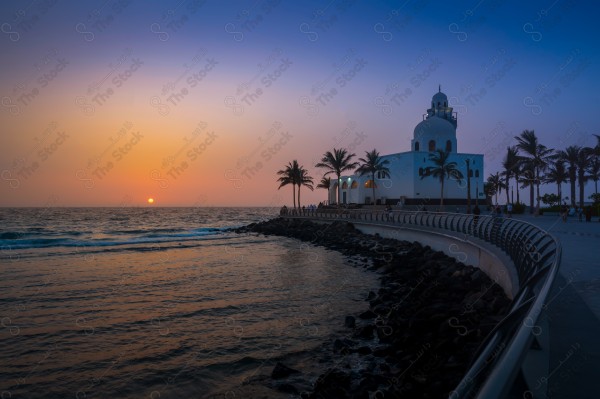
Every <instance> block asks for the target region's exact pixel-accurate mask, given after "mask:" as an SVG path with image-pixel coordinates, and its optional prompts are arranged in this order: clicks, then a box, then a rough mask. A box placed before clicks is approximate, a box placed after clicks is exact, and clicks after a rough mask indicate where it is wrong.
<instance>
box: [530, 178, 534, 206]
mask: <svg viewBox="0 0 600 399" xmlns="http://www.w3.org/2000/svg"><path fill="white" fill-rule="evenodd" d="M533 190H534V187H533V182H531V183H530V185H529V213H533Z"/></svg>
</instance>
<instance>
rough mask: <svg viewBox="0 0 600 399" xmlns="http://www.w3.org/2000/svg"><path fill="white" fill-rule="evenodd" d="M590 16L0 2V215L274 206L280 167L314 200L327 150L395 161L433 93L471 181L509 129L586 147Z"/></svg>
mask: <svg viewBox="0 0 600 399" xmlns="http://www.w3.org/2000/svg"><path fill="white" fill-rule="evenodd" d="M594 8H595V2H591V1H575V0H547V1H530V2H522V1H494V0H472V1H456V2H435V1H430V0H408V1H406V0H402V1H366V0H363V1H353V0H315V1H301V2H300V1H291V0H289V1H283V0H282V1H278V0H252V1H221V0H206V1H203V0H167V1H141V0H140V1H136V0H131V1H129V0H85V1H67V0H22V1H16V0H14V1H13V0H4V1H2V2H1V3H0V54H2V55H1V57H0V96H1V97H2V101H1V104H0V172H1V179H0V206H42V207H43V206H147V199H148V198H154V200H155V202H154V205H153V206H281V205H283V204H287V205H291V202H292V198H291V197H292V193H291V187H284V188H282V189H280V190H278V184H277V182H276V179H277V175H276V172H277V171H278V170H279V169H282V168H283V167H284V166H285V165H286V164H287V163H288V162H290V161H291V160H293V159H297V160H298V162H299V163H300V164H301V165H303V166H304V167H305V168H306V169H307V170H308V171H309V172H310V174H311V176H313V178H314V179H315V182H318V181H319V180H320V178H321V177H322V173H323V171H322V170H320V169H318V168H315V167H314V165H315V163H316V162H318V161H319V159H320V158H321V157H322V155H323V153H324V152H326V151H329V150H332V149H333V148H334V147H336V148H340V147H344V148H347V149H350V150H351V151H352V152H354V153H356V154H357V156H364V153H365V151H368V150H371V149H373V148H375V149H377V150H378V151H379V152H380V153H381V154H382V155H384V154H390V153H397V152H403V151H408V150H409V149H410V140H411V139H412V136H413V129H414V127H415V125H416V124H417V123H419V122H420V121H421V120H422V118H423V116H422V115H423V114H424V113H425V112H426V109H427V108H428V105H429V103H430V101H431V96H433V94H435V93H436V92H437V91H438V88H439V87H440V85H441V89H442V91H443V92H444V93H446V95H447V96H448V98H449V102H450V105H451V106H453V107H454V111H456V112H457V115H458V130H457V140H458V151H459V152H466V153H478V154H484V157H485V174H486V176H487V175H489V174H490V173H494V172H496V171H498V170H500V169H501V166H500V164H501V161H502V157H503V156H504V153H505V151H506V147H507V146H508V145H514V144H515V140H514V136H516V135H518V134H520V133H521V132H522V131H523V130H525V129H528V130H534V131H535V133H536V134H537V135H538V137H539V139H540V142H541V143H542V144H545V145H546V146H548V147H550V148H555V149H563V148H565V147H567V146H569V145H594V144H595V138H593V136H592V134H594V133H595V134H599V133H600V126H599V122H598V117H597V114H596V112H595V109H596V108H597V107H598V105H599V104H600V80H599V79H597V78H595V76H594V74H593V71H594V70H598V67H597V64H598V56H599V54H598V53H599V52H600V47H599V46H598V45H597V38H598V37H600V27H599V25H598V23H597V15H596V14H595V13H594V12H590V10H593V9H594ZM591 187H592V186H591V184H588V187H587V192H589V193H591V192H592V191H591V190H592V188H591ZM565 189H566V188H564V189H563V191H564V190H565ZM546 190H547V191H548V190H549V191H554V188H553V187H547V188H546ZM523 195H524V197H525V198H526V197H527V193H526V192H524V191H523ZM586 195H587V194H586ZM325 199H326V192H325V191H324V190H322V189H315V191H314V192H310V191H309V190H308V189H306V188H303V189H302V202H303V204H309V203H318V202H319V201H323V200H325Z"/></svg>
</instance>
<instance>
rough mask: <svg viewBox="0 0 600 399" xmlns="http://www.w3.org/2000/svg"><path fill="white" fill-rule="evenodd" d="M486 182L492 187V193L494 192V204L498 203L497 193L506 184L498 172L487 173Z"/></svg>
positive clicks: (504, 187)
mask: <svg viewBox="0 0 600 399" xmlns="http://www.w3.org/2000/svg"><path fill="white" fill-rule="evenodd" d="M487 182H488V183H489V184H490V185H491V186H492V187H493V191H494V194H496V204H497V203H498V194H500V193H501V192H502V189H506V187H507V186H506V184H505V183H504V182H503V181H502V177H501V176H500V172H496V173H494V174H491V175H489V177H488V178H487Z"/></svg>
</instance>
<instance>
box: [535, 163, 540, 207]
mask: <svg viewBox="0 0 600 399" xmlns="http://www.w3.org/2000/svg"><path fill="white" fill-rule="evenodd" d="M535 187H536V195H537V197H536V199H535V200H536V201H535V213H536V215H537V214H539V213H540V171H539V169H536V170H535Z"/></svg>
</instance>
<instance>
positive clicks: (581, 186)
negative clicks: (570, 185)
mask: <svg viewBox="0 0 600 399" xmlns="http://www.w3.org/2000/svg"><path fill="white" fill-rule="evenodd" d="M584 179H585V177H584V176H581V175H580V176H579V207H580V208H583V196H584V190H585V181H584Z"/></svg>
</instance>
